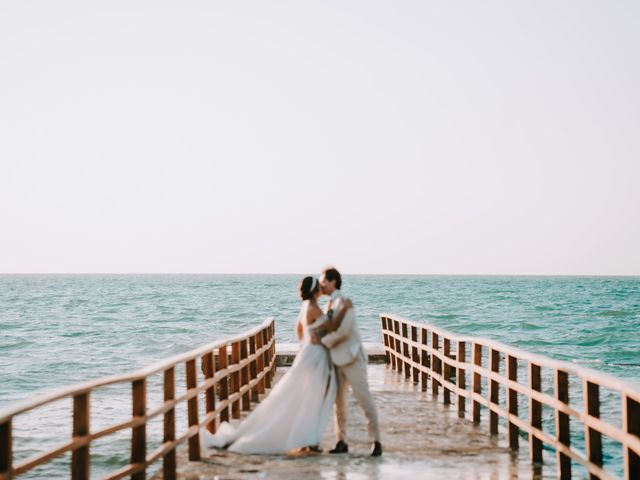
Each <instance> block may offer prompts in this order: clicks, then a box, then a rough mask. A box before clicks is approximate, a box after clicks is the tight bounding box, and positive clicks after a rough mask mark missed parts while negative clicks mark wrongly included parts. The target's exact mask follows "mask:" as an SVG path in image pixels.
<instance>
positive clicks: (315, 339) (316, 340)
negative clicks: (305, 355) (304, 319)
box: [309, 332, 322, 345]
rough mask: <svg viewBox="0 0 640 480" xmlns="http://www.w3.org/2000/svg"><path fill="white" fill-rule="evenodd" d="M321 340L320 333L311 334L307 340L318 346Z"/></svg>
mask: <svg viewBox="0 0 640 480" xmlns="http://www.w3.org/2000/svg"><path fill="white" fill-rule="evenodd" d="M321 338H322V337H320V333H318V332H312V333H311V338H310V339H309V341H310V342H311V344H312V345H318V344H319V343H320V342H321Z"/></svg>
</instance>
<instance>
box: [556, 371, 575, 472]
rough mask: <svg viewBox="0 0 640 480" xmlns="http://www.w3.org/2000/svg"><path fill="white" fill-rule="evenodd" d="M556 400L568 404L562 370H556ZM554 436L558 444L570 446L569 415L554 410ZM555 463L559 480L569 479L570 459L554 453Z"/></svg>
mask: <svg viewBox="0 0 640 480" xmlns="http://www.w3.org/2000/svg"><path fill="white" fill-rule="evenodd" d="M555 377H556V378H555V379H556V398H557V399H558V400H559V401H561V402H562V403H566V404H568V403H569V375H568V374H567V372H564V371H562V370H556V376H555ZM556 436H557V438H558V442H560V443H561V444H563V445H566V446H567V447H568V446H569V445H570V444H571V432H570V430H569V415H567V414H566V413H563V412H561V411H560V410H556ZM556 461H557V463H558V467H559V469H560V476H559V478H560V479H561V480H569V479H571V458H570V457H568V456H567V455H565V454H564V453H562V452H560V451H559V450H558V451H556Z"/></svg>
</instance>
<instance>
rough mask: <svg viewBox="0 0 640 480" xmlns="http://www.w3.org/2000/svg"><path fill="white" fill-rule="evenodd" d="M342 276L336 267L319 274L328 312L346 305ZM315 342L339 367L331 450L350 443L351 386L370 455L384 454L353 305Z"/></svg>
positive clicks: (344, 448) (343, 450)
mask: <svg viewBox="0 0 640 480" xmlns="http://www.w3.org/2000/svg"><path fill="white" fill-rule="evenodd" d="M341 286H342V278H341V276H340V272H338V270H336V269H335V268H327V269H325V270H324V271H323V272H322V274H321V275H320V287H321V288H322V293H324V294H325V295H328V296H329V303H328V304H327V307H326V310H327V311H326V313H328V312H329V311H330V310H331V311H333V312H334V313H335V312H337V311H338V310H340V309H341V308H342V306H343V299H344V298H345V297H343V295H342V293H341V292H340V287H341ZM311 342H312V343H320V342H322V343H323V344H324V345H325V346H326V347H327V348H328V349H329V352H330V355H331V360H332V361H333V363H334V364H335V367H336V375H337V377H338V393H337V396H336V403H335V406H334V414H335V422H336V441H337V443H336V446H335V448H334V449H333V450H330V451H329V453H347V452H348V451H349V446H348V445H347V443H346V442H345V438H346V428H347V394H348V392H349V385H351V389H352V390H353V396H354V397H355V398H356V401H357V402H358V404H359V405H360V408H362V410H363V411H364V414H365V416H366V417H367V427H368V429H369V437H370V438H371V441H372V442H373V450H372V451H371V456H373V457H379V456H380V455H382V445H381V444H380V429H379V427H378V411H377V410H376V405H375V403H373V397H372V396H371V392H370V391H369V383H368V381H367V353H366V352H365V349H364V346H363V345H362V340H361V339H360V333H359V332H358V326H357V325H356V315H355V312H354V310H353V308H351V309H349V311H348V312H347V314H346V315H345V317H344V319H343V320H342V323H341V324H340V325H339V326H338V328H337V329H336V330H335V331H333V332H331V333H328V334H326V335H325V336H323V337H322V338H320V337H319V336H318V335H315V336H314V337H312V339H311Z"/></svg>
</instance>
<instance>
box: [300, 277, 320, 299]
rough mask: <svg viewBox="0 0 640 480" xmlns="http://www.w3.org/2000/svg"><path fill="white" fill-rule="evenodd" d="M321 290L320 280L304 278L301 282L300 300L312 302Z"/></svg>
mask: <svg viewBox="0 0 640 480" xmlns="http://www.w3.org/2000/svg"><path fill="white" fill-rule="evenodd" d="M319 288H320V285H319V284H318V280H316V279H315V278H313V277H304V278H303V279H302V281H301V282H300V298H302V300H310V299H311V298H313V297H314V296H315V294H316V293H318V289H319Z"/></svg>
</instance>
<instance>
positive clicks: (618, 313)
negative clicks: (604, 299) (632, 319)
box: [599, 310, 630, 317]
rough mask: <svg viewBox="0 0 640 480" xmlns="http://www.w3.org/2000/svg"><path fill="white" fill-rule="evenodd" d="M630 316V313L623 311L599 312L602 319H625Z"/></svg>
mask: <svg viewBox="0 0 640 480" xmlns="http://www.w3.org/2000/svg"><path fill="white" fill-rule="evenodd" d="M629 314H630V312H627V311H624V310H605V311H604V312H600V313H599V315H601V316H603V317H626V316H628V315H629Z"/></svg>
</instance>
